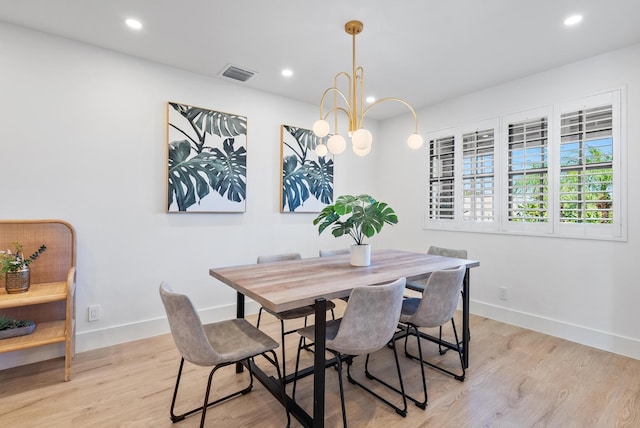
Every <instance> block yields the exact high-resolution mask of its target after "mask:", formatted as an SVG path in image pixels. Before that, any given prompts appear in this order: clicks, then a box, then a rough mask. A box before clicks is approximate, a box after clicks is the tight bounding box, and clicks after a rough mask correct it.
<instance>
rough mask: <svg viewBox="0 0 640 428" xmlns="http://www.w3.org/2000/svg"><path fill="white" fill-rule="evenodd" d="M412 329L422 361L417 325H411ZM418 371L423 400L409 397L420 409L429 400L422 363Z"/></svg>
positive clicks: (425, 405)
mask: <svg viewBox="0 0 640 428" xmlns="http://www.w3.org/2000/svg"><path fill="white" fill-rule="evenodd" d="M407 327H408V328H411V326H407ZM413 329H414V330H415V334H416V342H417V344H418V357H419V358H420V361H423V358H422V344H421V342H420V333H419V332H418V327H416V326H413ZM440 331H441V332H442V326H440ZM420 372H421V375H422V391H423V392H424V400H423V401H421V402H418V401H416V400H414V399H411V400H412V401H413V402H414V403H415V404H416V406H418V407H420V408H421V409H422V410H424V409H426V408H427V401H428V400H429V396H428V395H427V377H426V376H425V374H424V364H420Z"/></svg>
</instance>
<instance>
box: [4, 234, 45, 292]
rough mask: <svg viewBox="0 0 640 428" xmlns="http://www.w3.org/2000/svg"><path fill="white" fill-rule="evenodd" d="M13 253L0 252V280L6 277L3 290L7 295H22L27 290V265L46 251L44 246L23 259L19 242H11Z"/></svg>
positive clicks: (28, 282)
mask: <svg viewBox="0 0 640 428" xmlns="http://www.w3.org/2000/svg"><path fill="white" fill-rule="evenodd" d="M13 248H14V250H15V253H12V252H11V250H7V251H0V278H2V277H3V276H6V283H5V288H6V289H7V293H10V294H12V293H24V292H25V291H28V290H29V286H30V281H29V265H30V264H31V263H33V262H34V261H35V260H36V259H37V258H38V257H39V256H40V254H42V253H44V251H45V250H46V249H47V247H46V246H45V245H41V246H40V248H38V250H37V251H36V252H34V253H33V254H31V255H30V256H29V257H27V258H25V257H24V254H23V253H22V249H23V247H22V245H21V244H20V243H19V242H13Z"/></svg>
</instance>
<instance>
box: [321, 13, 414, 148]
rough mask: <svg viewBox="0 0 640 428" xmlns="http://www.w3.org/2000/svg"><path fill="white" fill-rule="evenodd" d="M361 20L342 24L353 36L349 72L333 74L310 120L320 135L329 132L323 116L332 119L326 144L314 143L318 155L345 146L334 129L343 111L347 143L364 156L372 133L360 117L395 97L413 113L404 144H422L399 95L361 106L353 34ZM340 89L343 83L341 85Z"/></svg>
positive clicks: (359, 70)
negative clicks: (317, 113) (327, 107)
mask: <svg viewBox="0 0 640 428" xmlns="http://www.w3.org/2000/svg"><path fill="white" fill-rule="evenodd" d="M362 28H363V24H362V22H360V21H349V22H347V23H346V24H345V25H344V30H345V31H346V32H347V34H351V36H352V38H353V68H352V74H351V75H350V74H349V73H347V72H344V71H341V72H340V73H338V74H336V75H335V76H334V78H333V86H332V87H330V88H327V89H326V90H325V91H324V93H323V94H322V99H321V100H320V119H318V120H317V121H316V122H315V123H314V124H313V133H314V134H315V135H316V136H318V137H320V138H322V137H325V136H327V135H329V132H330V131H331V126H330V125H329V122H327V120H326V119H327V118H328V117H329V115H330V114H331V113H333V119H334V133H333V135H331V137H329V140H328V141H327V144H326V145H324V144H318V145H317V146H316V153H317V154H318V155H319V156H324V155H326V154H327V150H328V151H329V152H331V153H333V154H336V155H337V154H340V153H342V152H343V151H344V150H345V148H346V141H345V139H344V137H343V136H341V135H340V134H339V133H338V112H343V113H345V114H346V115H347V120H348V123H349V136H350V137H351V143H352V146H353V151H354V152H355V154H356V155H358V156H366V155H367V154H369V152H370V151H371V143H372V142H373V135H372V134H371V132H370V131H369V130H367V129H365V128H363V126H364V117H365V115H366V114H367V112H368V111H369V109H370V108H371V107H373V106H375V105H377V104H380V103H382V102H385V101H397V102H399V103H402V104H404V105H405V106H406V107H407V108H408V109H409V111H411V113H412V114H413V121H414V130H413V133H412V134H411V135H409V138H407V145H408V146H409V147H411V148H412V149H418V148H420V147H421V146H422V144H423V142H424V141H423V139H422V136H421V135H420V134H418V117H417V116H416V112H415V110H414V109H413V107H411V106H410V105H409V103H407V102H406V101H404V100H403V99H401V98H394V97H388V98H382V99H379V100H377V101H374V102H373V103H371V104H370V105H369V106H367V107H366V108H364V69H363V68H362V67H357V66H356V35H358V34H359V33H361V32H362ZM339 83H342V85H343V86H345V85H346V87H347V91H346V92H347V95H345V92H343V91H341V90H340V89H338V84H339ZM343 89H344V87H343ZM330 93H332V94H333V106H332V107H331V109H330V110H329V111H327V113H326V114H323V112H324V103H325V99H326V98H327V95H329V94H330Z"/></svg>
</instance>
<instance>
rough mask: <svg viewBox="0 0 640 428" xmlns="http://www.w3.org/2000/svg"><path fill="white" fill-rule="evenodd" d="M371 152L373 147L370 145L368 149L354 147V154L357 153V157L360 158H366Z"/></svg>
mask: <svg viewBox="0 0 640 428" xmlns="http://www.w3.org/2000/svg"><path fill="white" fill-rule="evenodd" d="M370 151H371V145H369V147H367V148H366V149H362V150H360V149H356V146H355V145H354V146H353V153H355V154H356V155H358V156H360V157H364V156H366V155H368V154H369V152H370Z"/></svg>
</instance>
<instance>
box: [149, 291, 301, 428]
mask: <svg viewBox="0 0 640 428" xmlns="http://www.w3.org/2000/svg"><path fill="white" fill-rule="evenodd" d="M160 297H161V299H162V303H163V305H164V308H165V311H166V313H167V319H168V320H169V327H170V328H171V335H172V336H173V341H174V342H175V344H176V347H177V348H178V351H179V352H180V355H181V359H180V368H179V369H178V377H177V379H176V386H175V389H174V391H173V399H172V400H171V410H170V414H171V421H172V422H174V423H175V422H178V421H181V420H183V419H184V418H185V417H187V416H190V415H192V414H194V413H197V412H199V411H202V416H201V417H200V427H201V428H202V427H203V426H204V420H205V417H206V413H207V408H209V407H211V406H213V405H215V404H218V403H220V402H222V401H225V400H228V399H230V398H232V397H235V396H238V395H244V394H247V393H248V392H249V391H251V389H252V388H253V372H252V370H251V366H250V365H249V364H248V362H249V360H250V359H251V360H253V358H254V357H255V356H257V355H262V356H263V357H264V358H265V359H266V360H267V361H269V362H270V363H271V364H273V365H274V366H275V368H276V372H277V374H278V378H279V380H280V385H281V388H282V394H283V396H284V394H285V390H284V379H283V378H282V376H281V375H280V366H279V365H278V357H277V356H276V353H275V351H274V349H276V348H277V347H278V342H276V341H275V340H273V339H272V338H270V337H269V336H267V335H266V334H264V333H263V332H261V331H260V330H258V329H257V328H256V327H254V326H253V325H251V324H249V322H248V321H246V320H244V319H241V318H234V319H230V320H225V321H219V322H214V323H211V324H205V325H203V324H202V322H201V321H200V317H199V316H198V313H197V312H196V310H195V308H194V306H193V304H192V303H191V300H189V298H188V297H187V296H185V295H184V294H178V293H174V292H173V291H172V290H171V287H169V285H168V284H167V283H165V282H163V283H161V284H160ZM185 360H187V361H189V362H190V363H192V364H196V365H198V366H205V367H213V369H212V370H211V373H210V374H209V380H208V382H207V389H206V392H205V395H204V403H203V405H202V406H201V407H197V408H195V409H192V410H189V411H187V412H185V413H182V414H180V415H176V414H175V413H174V410H175V405H176V398H177V396H178V387H179V386H180V377H181V376H182V369H183V367H184V362H185ZM238 362H247V366H248V367H249V385H248V386H247V387H245V388H243V389H241V390H238V391H236V392H233V393H231V394H228V395H225V396H224V397H222V398H219V399H217V400H214V401H211V402H209V395H210V392H211V381H212V379H213V374H214V373H215V372H216V371H217V370H218V369H219V368H222V367H225V366H229V365H232V364H235V363H238ZM286 411H287V426H289V424H290V422H291V421H290V416H289V411H288V409H286Z"/></svg>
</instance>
